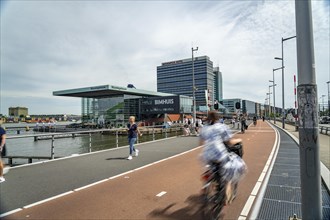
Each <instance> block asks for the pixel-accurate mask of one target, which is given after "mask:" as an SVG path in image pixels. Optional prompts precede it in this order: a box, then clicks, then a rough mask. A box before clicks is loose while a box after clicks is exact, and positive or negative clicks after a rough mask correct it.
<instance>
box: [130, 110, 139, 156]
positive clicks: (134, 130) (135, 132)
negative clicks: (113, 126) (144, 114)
mask: <svg viewBox="0 0 330 220" xmlns="http://www.w3.org/2000/svg"><path fill="white" fill-rule="evenodd" d="M127 133H128V144H129V156H128V158H127V160H132V159H133V157H132V155H133V152H135V156H136V157H137V156H138V155H139V150H138V149H135V147H134V144H135V142H136V140H137V135H138V134H139V135H140V136H142V133H140V131H139V129H138V126H137V124H136V123H135V117H134V116H130V117H129V123H128V124H127Z"/></svg>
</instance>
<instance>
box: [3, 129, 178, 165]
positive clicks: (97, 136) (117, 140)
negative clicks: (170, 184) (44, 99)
mask: <svg viewBox="0 0 330 220" xmlns="http://www.w3.org/2000/svg"><path fill="white" fill-rule="evenodd" d="M139 130H140V132H141V133H142V134H143V135H142V136H141V137H138V138H137V143H142V142H148V141H154V140H158V139H163V138H169V137H174V136H180V135H182V134H183V127H182V126H181V125H178V126H175V127H170V128H163V127H162V126H154V127H152V126H150V127H142V128H139ZM70 138H71V140H70ZM77 138H80V141H78V143H77V141H75V140H76V139H77ZM19 139H22V140H23V141H18V140H19ZM47 142H48V143H47ZM49 142H50V143H49ZM6 145H7V152H8V153H7V155H6V156H5V157H4V158H7V159H8V163H9V164H10V163H11V164H12V163H13V159H19V158H21V159H28V162H29V163H32V159H39V160H45V159H55V158H59V157H65V156H71V155H73V154H81V153H91V152H95V151H100V150H106V149H111V148H118V147H120V146H126V145H128V141H127V130H126V129H123V128H120V129H94V130H87V131H71V132H56V133H55V132H45V133H34V134H21V135H15V136H8V137H7V144H6ZM23 145H24V146H23ZM47 145H48V146H49V147H50V153H49V154H48V153H45V151H46V149H45V148H47ZM66 145H69V146H66ZM26 146H27V147H26ZM38 147H39V150H40V151H42V152H39V151H38V150H36V149H37V148H38ZM13 148H15V149H16V153H11V152H10V149H13ZM60 148H61V149H62V150H60ZM69 148H71V150H69V153H68V152H66V153H64V151H67V150H68V149H69ZM29 149H30V151H31V152H27V151H28V150H29ZM48 149H49V148H48ZM20 150H22V151H20ZM21 152H22V153H21ZM40 154H41V155H40ZM45 154H46V155H49V156H45ZM38 155H39V156H38Z"/></svg>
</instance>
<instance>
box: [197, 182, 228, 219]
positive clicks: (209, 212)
mask: <svg viewBox="0 0 330 220" xmlns="http://www.w3.org/2000/svg"><path fill="white" fill-rule="evenodd" d="M225 201H226V198H225V190H224V187H223V186H222V184H219V183H218V181H216V180H212V181H210V183H209V185H208V187H206V188H205V203H204V208H203V213H204V218H205V220H219V219H222V218H223V214H222V209H223V207H224V205H225Z"/></svg>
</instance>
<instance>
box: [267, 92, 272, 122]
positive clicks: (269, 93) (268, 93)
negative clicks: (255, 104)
mask: <svg viewBox="0 0 330 220" xmlns="http://www.w3.org/2000/svg"><path fill="white" fill-rule="evenodd" d="M270 87H271V86H269V87H268V90H269V92H267V93H266V95H268V98H267V99H268V120H270V111H271V110H270V95H271V94H272V93H271V92H270Z"/></svg>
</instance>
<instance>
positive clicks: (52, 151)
mask: <svg viewBox="0 0 330 220" xmlns="http://www.w3.org/2000/svg"><path fill="white" fill-rule="evenodd" d="M54 142H55V136H54V135H52V148H51V155H50V157H51V159H52V160H53V159H54V158H55V152H54V151H55V145H54Z"/></svg>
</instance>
